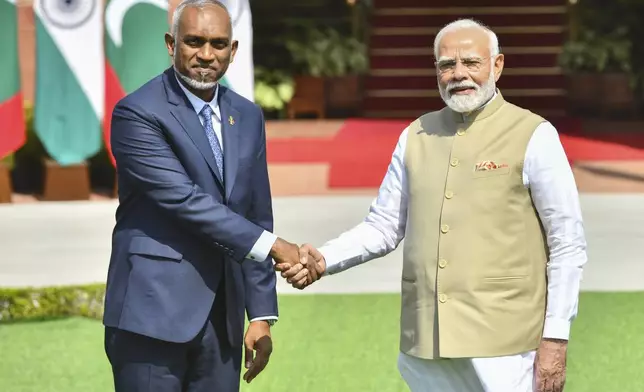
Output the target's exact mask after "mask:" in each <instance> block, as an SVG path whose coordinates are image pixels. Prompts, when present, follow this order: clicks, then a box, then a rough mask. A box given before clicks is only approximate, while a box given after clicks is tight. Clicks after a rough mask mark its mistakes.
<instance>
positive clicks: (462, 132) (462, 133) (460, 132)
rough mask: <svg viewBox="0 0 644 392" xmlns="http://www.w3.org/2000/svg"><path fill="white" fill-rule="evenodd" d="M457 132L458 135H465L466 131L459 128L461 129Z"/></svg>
mask: <svg viewBox="0 0 644 392" xmlns="http://www.w3.org/2000/svg"><path fill="white" fill-rule="evenodd" d="M456 134H457V135H458V136H463V135H465V131H464V130H462V129H459V130H458V132H456Z"/></svg>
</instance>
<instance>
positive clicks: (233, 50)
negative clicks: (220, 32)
mask: <svg viewBox="0 0 644 392" xmlns="http://www.w3.org/2000/svg"><path fill="white" fill-rule="evenodd" d="M230 46H231V50H230V62H231V63H232V62H233V61H234V60H235V54H237V47H238V46H239V42H238V41H237V40H234V41H233V42H232V44H231V45H230Z"/></svg>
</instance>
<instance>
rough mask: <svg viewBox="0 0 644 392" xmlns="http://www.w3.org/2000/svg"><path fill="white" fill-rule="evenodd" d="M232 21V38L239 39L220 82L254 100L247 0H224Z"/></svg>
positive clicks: (250, 34)
mask: <svg viewBox="0 0 644 392" xmlns="http://www.w3.org/2000/svg"><path fill="white" fill-rule="evenodd" d="M222 3H223V4H224V5H225V6H226V8H228V12H229V13H230V18H231V19H232V23H233V39H236V40H237V41H239V47H238V48H237V54H236V55H235V59H234V61H233V62H232V63H231V64H230V66H229V67H228V70H227V71H226V75H224V77H223V78H222V80H221V84H223V85H225V86H227V87H229V88H230V89H231V90H233V91H234V92H236V93H237V94H239V95H241V96H243V97H244V98H247V99H249V100H251V101H255V71H254V65H253V18H252V14H251V10H250V4H249V3H248V0H225V1H222Z"/></svg>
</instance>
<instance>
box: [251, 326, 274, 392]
mask: <svg viewBox="0 0 644 392" xmlns="http://www.w3.org/2000/svg"><path fill="white" fill-rule="evenodd" d="M244 346H245V348H246V357H245V362H246V369H248V371H246V373H244V381H246V382H247V383H250V382H251V381H253V379H254V378H255V377H257V375H258V374H259V373H260V372H261V371H262V370H264V368H265V367H266V365H268V360H269V358H270V356H271V353H272V352H273V341H272V340H271V327H270V326H269V325H268V323H267V322H266V321H261V320H260V321H252V322H251V323H250V325H249V326H248V330H247V331H246V336H244ZM255 353H256V354H257V355H254V354H255Z"/></svg>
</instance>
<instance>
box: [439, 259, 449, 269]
mask: <svg viewBox="0 0 644 392" xmlns="http://www.w3.org/2000/svg"><path fill="white" fill-rule="evenodd" d="M438 266H439V267H441V268H445V267H447V260H445V259H440V260H438Z"/></svg>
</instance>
